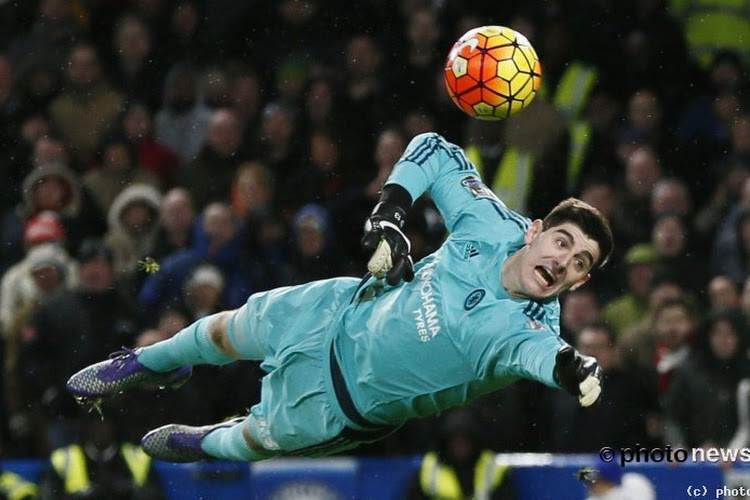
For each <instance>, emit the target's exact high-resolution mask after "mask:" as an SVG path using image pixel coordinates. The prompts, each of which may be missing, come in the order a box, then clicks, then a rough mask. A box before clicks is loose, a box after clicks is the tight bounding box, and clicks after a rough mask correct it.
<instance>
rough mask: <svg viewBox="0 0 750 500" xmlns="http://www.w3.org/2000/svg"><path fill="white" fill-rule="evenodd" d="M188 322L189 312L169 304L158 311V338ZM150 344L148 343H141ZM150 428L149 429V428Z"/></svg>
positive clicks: (164, 336)
mask: <svg viewBox="0 0 750 500" xmlns="http://www.w3.org/2000/svg"><path fill="white" fill-rule="evenodd" d="M189 324H190V314H189V313H188V311H186V310H185V308H184V307H181V306H179V305H170V306H167V307H165V308H164V309H162V310H161V311H160V312H159V317H158V318H157V323H156V330H157V331H158V332H159V333H158V336H159V337H160V338H167V339H168V338H169V337H171V336H172V335H174V334H175V333H177V332H179V331H180V330H182V329H183V328H185V327H186V326H188V325H189ZM143 345H150V344H143ZM149 430H150V429H149Z"/></svg>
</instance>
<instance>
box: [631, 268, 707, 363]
mask: <svg viewBox="0 0 750 500" xmlns="http://www.w3.org/2000/svg"><path fill="white" fill-rule="evenodd" d="M678 300H684V301H687V302H688V303H689V304H691V307H694V300H693V297H692V296H691V295H689V294H688V293H687V291H686V290H685V287H684V285H683V284H682V277H681V276H675V275H673V274H671V273H669V272H667V271H664V270H660V271H657V272H655V273H654V276H653V278H652V280H651V291H650V292H649V297H648V311H647V313H646V315H645V316H644V317H643V319H641V320H640V321H639V322H637V323H635V324H634V325H632V326H630V327H629V328H628V329H626V330H625V331H623V332H620V333H619V334H618V337H617V344H618V346H619V347H620V358H621V360H622V362H623V363H624V364H626V365H628V366H634V367H650V368H653V361H654V356H655V349H656V347H655V346H656V338H655V336H654V315H655V314H656V312H657V311H659V310H661V308H662V306H663V305H664V304H666V303H667V302H674V301H678Z"/></svg>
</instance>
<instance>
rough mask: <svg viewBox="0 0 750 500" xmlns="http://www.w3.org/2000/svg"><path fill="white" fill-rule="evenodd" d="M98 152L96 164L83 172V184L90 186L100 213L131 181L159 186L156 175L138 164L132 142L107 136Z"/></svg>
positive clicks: (103, 211)
mask: <svg viewBox="0 0 750 500" xmlns="http://www.w3.org/2000/svg"><path fill="white" fill-rule="evenodd" d="M99 154H100V157H101V161H100V164H99V168H96V169H93V170H90V171H89V172H87V173H86V175H84V176H83V185H84V186H86V187H87V188H89V190H90V191H91V194H92V195H93V197H94V199H95V200H96V202H97V204H98V205H99V209H100V210H101V211H102V213H107V212H109V209H110V207H111V206H112V202H113V201H114V200H115V198H117V195H119V194H120V193H121V192H122V191H123V189H125V188H127V187H128V186H130V185H131V184H149V185H151V186H154V187H156V188H158V185H159V181H158V179H157V178H156V176H155V175H154V174H152V173H151V172H149V171H148V170H146V169H144V168H142V167H141V166H140V165H138V163H137V158H136V154H135V150H134V148H133V145H132V144H131V143H130V141H128V140H127V139H126V138H125V137H122V136H114V137H111V138H108V139H107V140H105V141H104V142H103V144H102V145H101V146H100V152H99Z"/></svg>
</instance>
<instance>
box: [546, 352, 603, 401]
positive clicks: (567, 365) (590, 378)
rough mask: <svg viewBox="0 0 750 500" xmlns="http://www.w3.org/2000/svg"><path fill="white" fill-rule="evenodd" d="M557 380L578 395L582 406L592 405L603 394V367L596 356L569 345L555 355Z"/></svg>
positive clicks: (569, 391)
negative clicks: (577, 350) (581, 352)
mask: <svg viewBox="0 0 750 500" xmlns="http://www.w3.org/2000/svg"><path fill="white" fill-rule="evenodd" d="M554 378H555V382H557V384H558V385H559V386H560V387H562V388H563V389H565V390H566V391H567V392H568V393H570V394H571V395H573V396H576V397H578V403H579V404H580V405H581V406H591V405H593V404H594V403H596V402H597V401H599V397H600V396H601V394H602V369H601V368H600V367H599V363H597V362H596V358H593V357H591V356H584V355H583V354H580V353H578V352H576V350H575V349H573V348H572V347H570V346H569V345H566V346H563V347H561V348H560V350H559V351H557V356H555V370H554Z"/></svg>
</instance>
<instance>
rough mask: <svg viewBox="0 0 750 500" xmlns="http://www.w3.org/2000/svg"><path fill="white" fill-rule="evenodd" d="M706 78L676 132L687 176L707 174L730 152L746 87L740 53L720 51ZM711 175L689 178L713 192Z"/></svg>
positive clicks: (685, 107)
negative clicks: (731, 137)
mask: <svg viewBox="0 0 750 500" xmlns="http://www.w3.org/2000/svg"><path fill="white" fill-rule="evenodd" d="M706 76H707V82H706V83H705V85H703V86H702V87H701V88H699V89H698V90H699V93H698V95H696V96H695V97H694V98H693V99H691V100H689V101H687V102H686V103H685V105H684V108H683V109H682V110H681V113H680V116H679V122H678V124H677V129H676V131H675V133H674V135H675V138H676V141H677V144H678V145H679V146H680V149H681V150H682V151H683V154H682V159H683V168H685V169H686V171H687V173H688V174H701V173H702V174H704V175H705V172H704V170H705V167H706V165H711V164H712V163H714V162H715V160H716V159H717V157H718V156H720V155H721V154H722V153H723V152H725V151H727V150H729V144H730V129H731V124H732V120H733V118H735V117H736V116H737V114H738V113H739V112H740V111H741V110H742V106H741V104H742V100H741V98H740V95H739V94H740V93H741V92H743V90H744V89H743V86H746V85H747V83H746V81H745V67H744V64H743V62H742V61H741V60H740V57H739V56H738V55H737V53H735V52H731V51H719V52H717V53H716V54H715V56H714V57H713V59H712V62H711V66H710V68H708V71H707V75H706ZM709 173H711V174H712V175H711V176H708V178H706V179H700V178H698V176H697V175H688V178H689V179H690V180H691V181H692V182H693V183H695V186H696V187H697V186H701V185H702V187H703V189H704V190H706V188H709V189H712V188H713V184H714V183H715V182H716V179H715V178H714V176H715V173H714V172H710V171H709ZM707 181H708V182H707ZM698 183H699V184H698ZM706 184H707V185H706Z"/></svg>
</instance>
